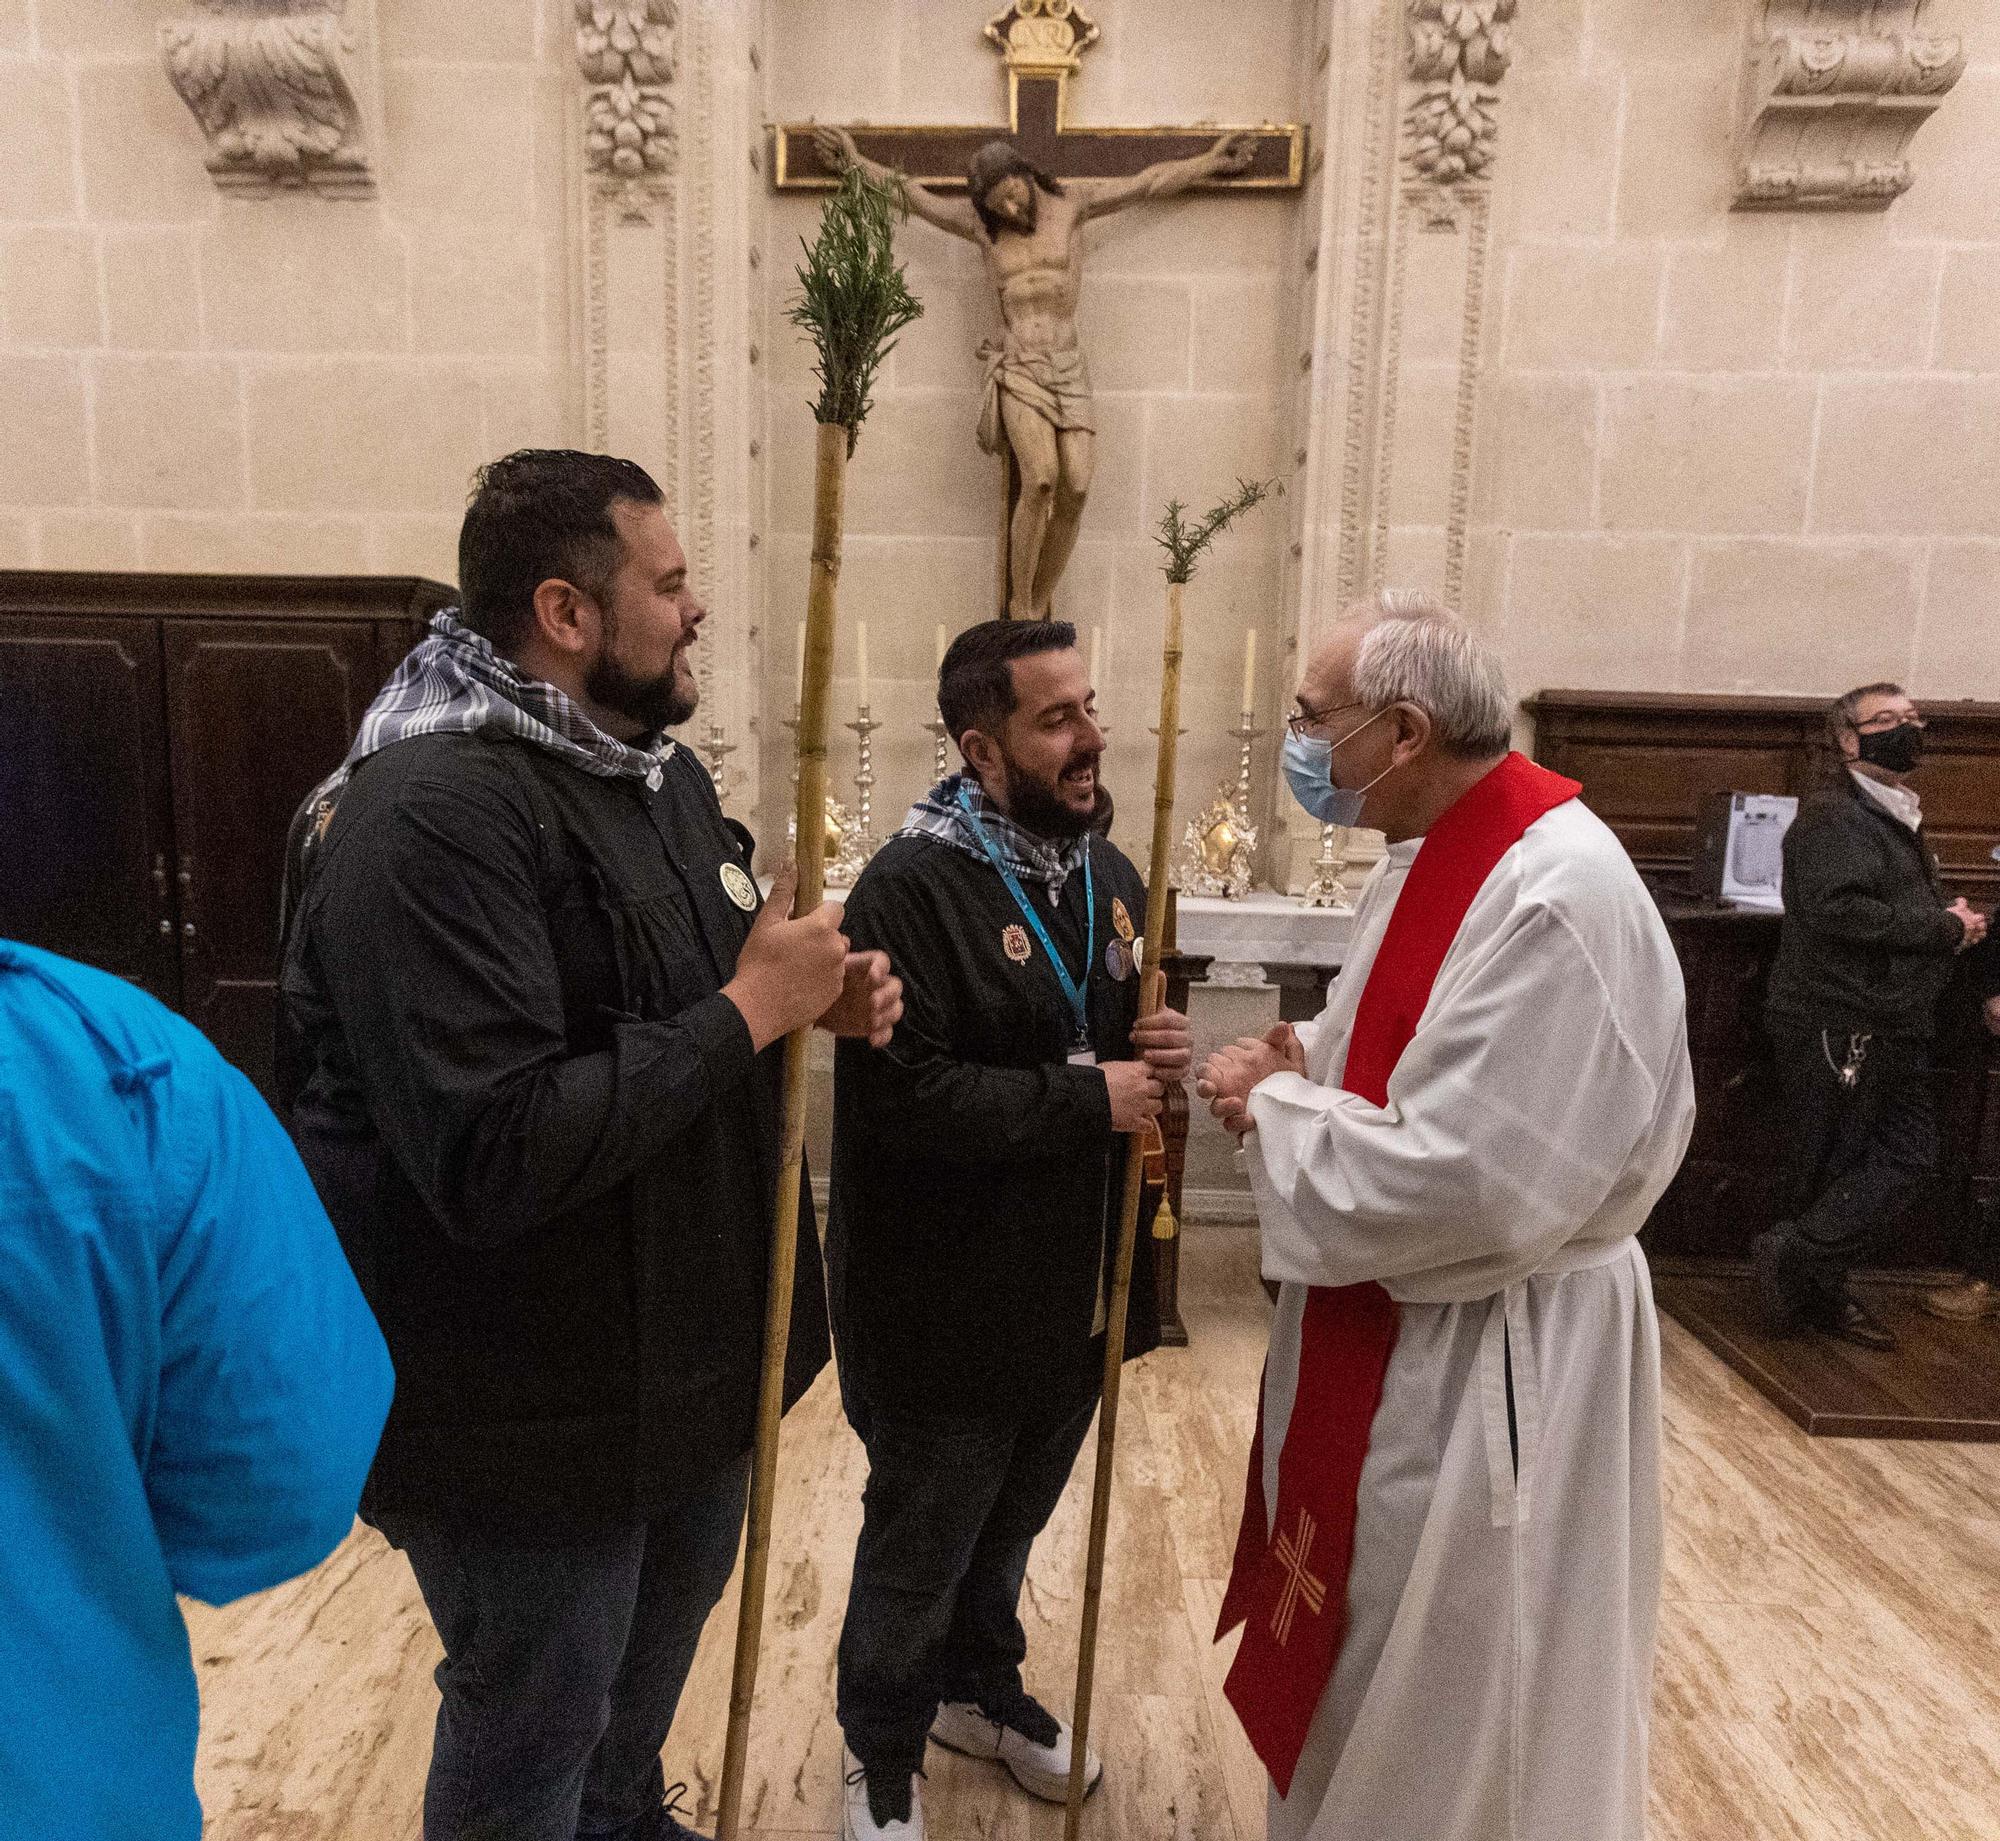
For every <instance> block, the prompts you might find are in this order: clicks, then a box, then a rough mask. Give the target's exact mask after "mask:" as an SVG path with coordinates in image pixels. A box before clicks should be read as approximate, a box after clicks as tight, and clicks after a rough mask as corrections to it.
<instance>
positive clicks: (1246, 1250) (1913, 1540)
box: [189, 1227, 2000, 1841]
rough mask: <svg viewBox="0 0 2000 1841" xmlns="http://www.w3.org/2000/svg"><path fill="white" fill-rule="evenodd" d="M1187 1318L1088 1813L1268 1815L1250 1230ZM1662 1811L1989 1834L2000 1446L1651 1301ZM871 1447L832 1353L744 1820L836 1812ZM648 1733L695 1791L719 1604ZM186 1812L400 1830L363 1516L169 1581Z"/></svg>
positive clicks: (392, 1605)
mask: <svg viewBox="0 0 2000 1841" xmlns="http://www.w3.org/2000/svg"><path fill="white" fill-rule="evenodd" d="M1183 1278H1184V1292H1183V1296H1184V1307H1185V1311H1186V1316H1187V1321H1188V1326H1189V1329H1190V1331H1191V1333H1192V1336H1193V1345H1192V1347H1190V1348H1189V1349H1186V1350H1167V1351H1161V1352H1160V1353H1159V1354H1157V1355H1154V1356H1152V1357H1149V1358H1148V1359H1147V1360H1146V1361H1145V1362H1143V1363H1140V1364H1137V1365H1135V1366H1134V1367H1132V1368H1130V1369H1128V1370H1127V1376H1126V1386H1125V1389H1124V1395H1123V1401H1122V1407H1121V1417H1120V1426H1119V1450H1118V1462H1117V1479H1118V1487H1117V1495H1116V1498H1115V1502H1114V1506H1113V1511H1112V1523H1111V1526H1112V1556H1111V1563H1110V1565H1109V1567H1108V1569H1107V1574H1106V1581H1105V1604H1104V1615H1103V1641H1102V1648H1101V1651H1100V1657H1099V1666H1098V1674H1097V1701H1096V1708H1097V1716H1096V1719H1095V1721H1094V1725H1095V1728H1096V1731H1095V1734H1094V1737H1095V1739H1096V1742H1097V1744H1098V1745H1099V1748H1100V1749H1101V1750H1102V1752H1103V1753H1104V1756H1105V1764H1106V1781H1105V1784H1104V1786H1103V1788H1102V1789H1101V1790H1100V1791H1099V1792H1098V1794H1097V1795H1095V1796H1094V1797H1092V1799H1091V1802H1090V1804H1089V1807H1088V1809H1087V1810H1086V1814H1085V1821H1084V1826H1083V1832H1084V1835H1085V1836H1086V1837H1087V1838H1088V1841H1109V1838H1111V1837H1117V1838H1118V1841H1181V1838H1183V1837H1184V1838H1186V1841H1261V1837H1262V1835H1263V1833H1264V1807H1265V1780H1264V1776H1263V1772H1262V1770H1261V1768H1260V1767H1259V1766H1258V1764H1257V1761H1256V1759H1255V1757H1254V1755H1253V1754H1252V1753H1251V1751H1250V1749H1249V1746H1248V1743H1247V1742H1246V1741H1245V1740H1244V1738H1243V1735H1242V1732H1241V1730H1240V1729H1239V1728H1238V1726H1237V1724H1236V1720H1235V1716H1234V1715H1233V1714H1232V1713H1231V1712H1230V1710H1229V1707H1228V1704H1227V1702H1226V1701H1225V1700H1224V1699H1223V1695H1222V1683H1223V1678H1224V1676H1225V1675H1226V1673H1227V1670H1228V1666H1229V1662H1230V1659H1231V1657H1232V1656H1233V1654H1234V1645H1233V1642H1232V1643H1229V1644H1224V1645H1222V1646H1221V1647H1219V1648H1217V1647H1213V1646H1211V1645H1210V1643H1209V1641H1208V1638H1209V1635H1210V1633H1211V1632H1212V1630H1213V1629H1214V1625H1215V1618H1216V1612H1217V1609H1218V1607H1219V1606H1220V1603H1221V1598H1222V1589H1223V1581H1224V1578H1225V1577H1226V1574H1227V1570H1228V1564H1229V1556H1230V1552H1231V1549H1232V1547H1233V1543H1234V1538H1235V1523H1236V1515H1237V1512H1238V1509H1239V1507H1240V1503H1241V1490H1242V1473H1243V1463H1244V1458H1245V1454H1246V1451H1247V1449H1248V1444H1249V1437H1250V1430H1251V1419H1252V1416H1253V1413H1254V1403H1255V1399H1256V1389H1257V1374H1258V1369H1259V1366H1260V1364H1261V1361H1262V1355H1263V1339H1264V1333H1265V1324H1266V1321H1267V1317H1268V1313H1267V1310H1266V1307H1265V1305H1264V1302H1263V1299H1262V1297H1261V1294H1260V1293H1259V1292H1258V1290H1257V1286H1256V1276H1255V1257H1254V1239H1253V1237H1252V1236H1251V1235H1250V1234H1248V1233H1246V1232H1244V1231H1242V1230H1240V1229H1203V1228H1199V1227H1197V1228H1195V1229H1193V1230H1191V1231H1190V1232H1189V1233H1188V1235H1187V1237H1186V1238H1185V1240H1184V1242H1183ZM1664 1334H1665V1360H1666V1383H1667V1393H1666V1399H1667V1410H1666V1418H1667V1430H1668V1437H1667V1465H1666V1484H1667V1496H1668V1524H1667V1526H1668V1537H1667V1586H1666V1596H1665V1601H1664V1602H1663V1604H1662V1607H1661V1629H1660V1661H1659V1674H1658V1680H1657V1685H1656V1690H1655V1696H1654V1748H1653V1782H1652V1791H1651V1809H1652V1835H1653V1841H1714V1838H1715V1837H1717V1836H1720V1835H1725V1834H1726V1835H1728V1836H1730V1837H1732V1841H1851V1838H1852V1837H1857V1836H1866V1837H1868V1838H1869V1841H1974V1838H1975V1837H1977V1838H1978V1841H1990V1837H1991V1836H1992V1835H1993V1834H1994V1833H1995V1832H2000V1669H1996V1668H1995V1667H1994V1665H1993V1660H1992V1659H1993V1657H1994V1655H1995V1654H1996V1652H2000V1447H1996V1446H1963V1445H1939V1444H1919V1443H1902V1444H1897V1443H1887V1442H1873V1441H1867V1442H1864V1441H1857V1440H1839V1439H1819V1440H1810V1439H1807V1438H1805V1437H1803V1436H1802V1435H1801V1434H1800V1433H1799V1432H1797V1431H1796V1429H1795V1428H1793V1427H1792V1426H1791V1425H1790V1424H1789V1423H1788V1422H1787V1421H1785V1420H1784V1419H1782V1418H1781V1417H1780V1416H1779V1415H1778V1414H1777V1413H1776V1412H1774V1411H1773V1410H1772V1409H1771V1408H1770V1407H1768V1406H1767V1405H1766V1404H1765V1403H1764V1402H1763V1401H1762V1400H1761V1399H1759V1398H1758V1397H1757V1396H1756V1395H1755V1394H1753V1393H1752V1392H1751V1391H1750V1390H1749V1389H1748V1388H1747V1387H1746V1386H1744V1385H1743V1384H1742V1383H1741V1382H1740V1381H1738V1380H1737V1379H1736V1377H1735V1376H1733V1375H1731V1374H1730V1373H1729V1372H1728V1371H1727V1370H1726V1369H1724V1368H1723V1367H1722V1366H1721V1365H1720V1364H1719V1363H1718V1362H1716V1361H1715V1360H1713V1359H1712V1358H1711V1357H1710V1356H1709V1355H1708V1354H1707V1353H1706V1352H1705V1351H1703V1350H1702V1349H1701V1348H1700V1347H1699V1346H1698V1345H1697V1344H1695V1343H1694V1341H1693V1340H1692V1339H1691V1338H1690V1337H1688V1336H1687V1335H1685V1334H1684V1333H1683V1332H1682V1331H1681V1330H1679V1329H1678V1327H1677V1326H1675V1325H1674V1324H1672V1323H1671V1322H1669V1323H1667V1324H1666V1325H1665V1326H1664ZM1093 1455H1094V1447H1093V1445H1092V1444H1088V1443H1087V1444H1086V1445H1085V1448H1084V1452H1083V1455H1082V1457H1081V1459H1080V1460H1079V1462H1078V1465H1077V1471H1076V1475H1075V1477H1074V1479H1073V1480H1072V1483H1071V1487H1070V1490H1069V1492H1068V1494H1067V1495H1066V1496H1065V1497H1064V1499H1063V1502H1062V1505H1061V1506H1060V1508H1059V1509H1058V1510H1057V1513H1056V1516H1055V1518H1054V1520H1053V1521H1052V1523H1051V1524H1050V1527H1049V1530H1048V1532H1047V1534H1046V1535H1044V1537H1043V1539H1042V1541H1041V1542H1040V1544H1039V1545H1038V1546H1037V1549H1036V1553H1035V1559H1034V1563H1033V1565H1032V1567H1031V1569H1030V1572H1029V1578H1028V1586H1027V1590H1026V1592H1025V1594H1024V1596H1023V1605H1022V1615H1023V1621H1024V1622H1025V1624H1026V1626H1027V1630H1028V1639H1029V1646H1030V1656H1029V1665H1028V1681H1029V1685H1030V1687H1031V1688H1032V1689H1033V1690H1034V1691H1035V1692H1037V1693H1038V1694H1040V1695H1041V1696H1042V1697H1043V1698H1044V1699H1046V1700H1048V1701H1050V1702H1052V1703H1054V1704H1057V1705H1060V1706H1063V1707H1067V1705H1068V1704H1069V1700H1070V1696H1071V1691H1072V1677H1073V1671H1074V1668H1075V1657H1076V1639H1077V1624H1078V1618H1079V1615H1080V1604H1081V1592H1082V1568H1083V1548H1084V1540H1085V1536H1086V1532H1087V1529H1088V1522H1089V1489H1090V1478H1091V1466H1092V1461H1093ZM863 1476H864V1464H863V1460H862V1454H861V1449H860V1446H859V1445H858V1443H857V1442H856V1441H855V1439H854V1437H853V1435H852V1433H851V1432H849V1431H848V1429H847V1427H846V1424H845V1423H844V1421H843V1420H842V1418H841V1414H840V1405H839V1397H838V1393H837V1391H836V1390H835V1388H834V1387H833V1385H832V1381H831V1377H830V1376H829V1377H826V1378H824V1379H822V1381H821V1382H820V1384H819V1385H818V1386H817V1387H815V1389H814V1390H813V1391H812V1393H811V1394H810V1395H809V1396H808V1397H807V1399H806V1400H805V1401H804V1403H803V1404H802V1405H801V1406H800V1407H799V1409H798V1410H797V1411H796V1412H795V1413H794V1414H793V1416H792V1418H791V1419H790V1421H789V1422H788V1423H787V1427H786V1434H785V1446H784V1455H783V1468H782V1471H781V1482H780V1489H779V1523H778V1529H777V1536H776V1541H775V1549H774V1550H775V1553H776V1555H777V1558H776V1560H775V1562H774V1564H773V1566H772V1570H771V1581H770V1616H769V1620H768V1624H767V1630H766V1637H765V1644H764V1655H763V1663H762V1668H761V1671H760V1675H759V1698H758V1712H757V1719H756V1724H755V1728H754V1731H753V1735H752V1748H751V1749H752V1769H751V1776H750V1782H749V1785H748V1794H747V1797H746V1802H745V1813H746V1817H747V1819H748V1821H749V1822H750V1823H751V1824H752V1825H753V1826H752V1827H751V1828H750V1829H749V1830H748V1831H747V1837H746V1841H818V1838H821V1837H826V1838H830V1837H832V1836H834V1835H836V1834H837V1833H838V1832H839V1826H840V1755H841V1748H840V1732H839V1728H838V1726H837V1725H836V1724H835V1722H834V1718H833V1657H834V1647H835V1644H836V1642H837V1640H838V1637H839V1631H840V1619H841V1614H842V1611H843V1609H844V1607H845V1604H846V1599H847V1587H848V1581H849V1576H850V1573H851V1570H852V1565H853V1553H854V1537H855V1533H856V1530H857V1528H858V1526H859V1521H860V1492H861V1484H862V1480H863ZM734 1592H735V1587H734V1584H733V1583H732V1585H731V1588H730V1591H729V1594H728V1595H727V1596H725V1599H724V1606H725V1610H724V1611H723V1612H719V1613H718V1615H717V1616H716V1617H715V1618H714V1619H712V1620H711V1623H710V1627H709V1629H708V1632H707V1635H706V1637H705V1639H704V1641H703V1643H702V1647H701V1651H700V1654H699V1655H698V1656H697V1658H696V1661H695V1666H694V1672H693V1674H692V1676H691V1677H690V1680H689V1682H688V1688H687V1692H686V1695H685V1696H684V1698H683V1701H682V1707H681V1716H680V1720H679V1722H678V1724H677V1725H676V1727H675V1729H674V1732H673V1734H672V1736H671V1737H670V1739H669V1742H668V1750H667V1765H668V1770H669V1774H670V1776H677V1777H685V1778H686V1779H687V1780H688V1781H689V1783H690V1786H691V1795H690V1798H689V1800H690V1801H691V1802H695V1803H697V1804H698V1806H699V1809H700V1818H701V1822H702V1825H703V1826H704V1828H706V1827H707V1826H708V1825H709V1824H710V1823H711V1822H712V1819H713V1811H714V1794H715V1773H716V1771H717V1770H718V1768H719V1764H720V1759H721V1754H722V1736H723V1727H724V1713H725V1709H726V1707H727V1703H728V1688H729V1667H730V1651H731V1645H732V1641H733V1635H734V1618H733V1615H732V1614H730V1612H729V1610H728V1609H727V1607H730V1606H732V1605H733V1600H734ZM189 1627H190V1632H191V1635H192V1639H193V1647H194V1655H195V1660H196V1665H197V1670H198V1673H199V1675H200V1678H201V1685H202V1700H203V1729H202V1743H201V1757H200V1763H199V1767H198V1772H197V1777H198V1782H199V1786H200V1789H201V1791H202V1795H203V1799H204V1801H205V1802H206V1804H207V1807H208V1812H209V1821H208V1826H207V1830H206V1833H207V1835H208V1837H209V1841H416V1837H417V1835H418V1830H419V1819H418V1810H419V1805H420V1802H421V1796H422V1786H423V1775H424V1768H425V1764H426V1760H427V1757H428V1753H429V1748H430V1725H431V1719H432V1716H433V1713H434V1711H435V1707H436V1693H435V1690H434V1688H433V1687H432V1685H431V1680H430V1671H431V1669H432V1668H433V1667H434V1666H435V1664H436V1661H437V1655H438V1651H437V1643H436V1639H435V1638H434V1637H433V1635H432V1633H431V1630H430V1626H429V1623H428V1622H427V1620H426V1619H425V1617H424V1613H423V1606H422V1603H421V1601H420V1599H419V1598H418V1596H417V1592H416V1588H415V1585H414V1583H413V1582H412V1580H411V1578H410V1574H409V1569H408V1567H407V1566H406V1565H405V1564H404V1562H403V1561H402V1559H401V1558H400V1557H399V1556H398V1555H396V1554H394V1553H392V1552H391V1551H390V1550H389V1549H388V1548H387V1547H386V1546H384V1545H383V1543H382V1541H381V1540H380V1539H379V1538H378V1537H377V1536H376V1535H374V1534H373V1533H371V1532H370V1531H369V1530H367V1529H365V1528H357V1529H356V1531H355V1533H354V1535H353V1537H352V1538H351V1539H349V1540H348V1541H347V1542H346V1543H345V1544H344V1545H343V1546H342V1547H341V1549H340V1551H339V1552H338V1553H336V1554H335V1555H334V1556H333V1558H332V1559H330V1560H329V1561H327V1563H326V1564H325V1565H324V1566H322V1567H320V1568H319V1569H318V1570H317V1571H316V1572H314V1573H312V1574H310V1575H309V1576H308V1577H306V1578H304V1579H300V1580H296V1581H294V1582H293V1583H292V1584H290V1585H288V1586H284V1587H281V1588H280V1589H279V1590H277V1591H275V1592H269V1593H266V1594H264V1595H262V1596H261V1597H258V1598H255V1599H251V1600H249V1601H247V1602H245V1603H242V1604H238V1605H234V1606H231V1607H229V1608H227V1609H225V1610H222V1611H213V1610H207V1609H204V1608H202V1607H199V1606H191V1607H190V1608H189ZM929 1769H930V1775H929V1779H928V1783H927V1786H926V1806H927V1809H928V1811H929V1815H930V1827H931V1832H932V1833H933V1834H934V1835H937V1836H939V1837H940V1841H970V1838H972V1837H979V1838H981V1841H1056V1838H1057V1837H1058V1836H1059V1835H1060V1833H1061V1826H1062V1818H1061V1811H1060V1810H1059V1809H1055V1808H1050V1807H1045V1806H1043V1805H1040V1804H1035V1803H1032V1802H1030V1801H1029V1800H1028V1799H1027V1798H1025V1797H1023V1796H1022V1795H1020V1794H1019V1793H1018V1792H1017V1791H1015V1790H1014V1789H1013V1787H1012V1784H1011V1781H1010V1780H1009V1779H1007V1778H1006V1777H1005V1776H1004V1774H1003V1773H1001V1772H1000V1771H999V1769H998V1768H997V1767H996V1766H993V1765H990V1764H982V1763H979V1762H976V1761H973V1760H969V1759H963V1758H957V1757H953V1756H951V1755H950V1754H948V1753H945V1752H942V1751H939V1750H937V1749H935V1748H933V1750H932V1753H931V1757H930V1766H929Z"/></svg>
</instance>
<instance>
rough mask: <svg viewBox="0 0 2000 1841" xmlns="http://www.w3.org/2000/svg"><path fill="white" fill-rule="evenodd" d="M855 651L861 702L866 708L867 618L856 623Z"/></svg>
mask: <svg viewBox="0 0 2000 1841" xmlns="http://www.w3.org/2000/svg"><path fill="white" fill-rule="evenodd" d="M854 652H855V662H856V665H857V667H858V669H857V673H856V675H857V676H858V677H859V679H860V682H861V696H860V703H861V707H862V708H863V709H866V708H867V707H868V622H867V621H865V620H857V621H855V623H854Z"/></svg>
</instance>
